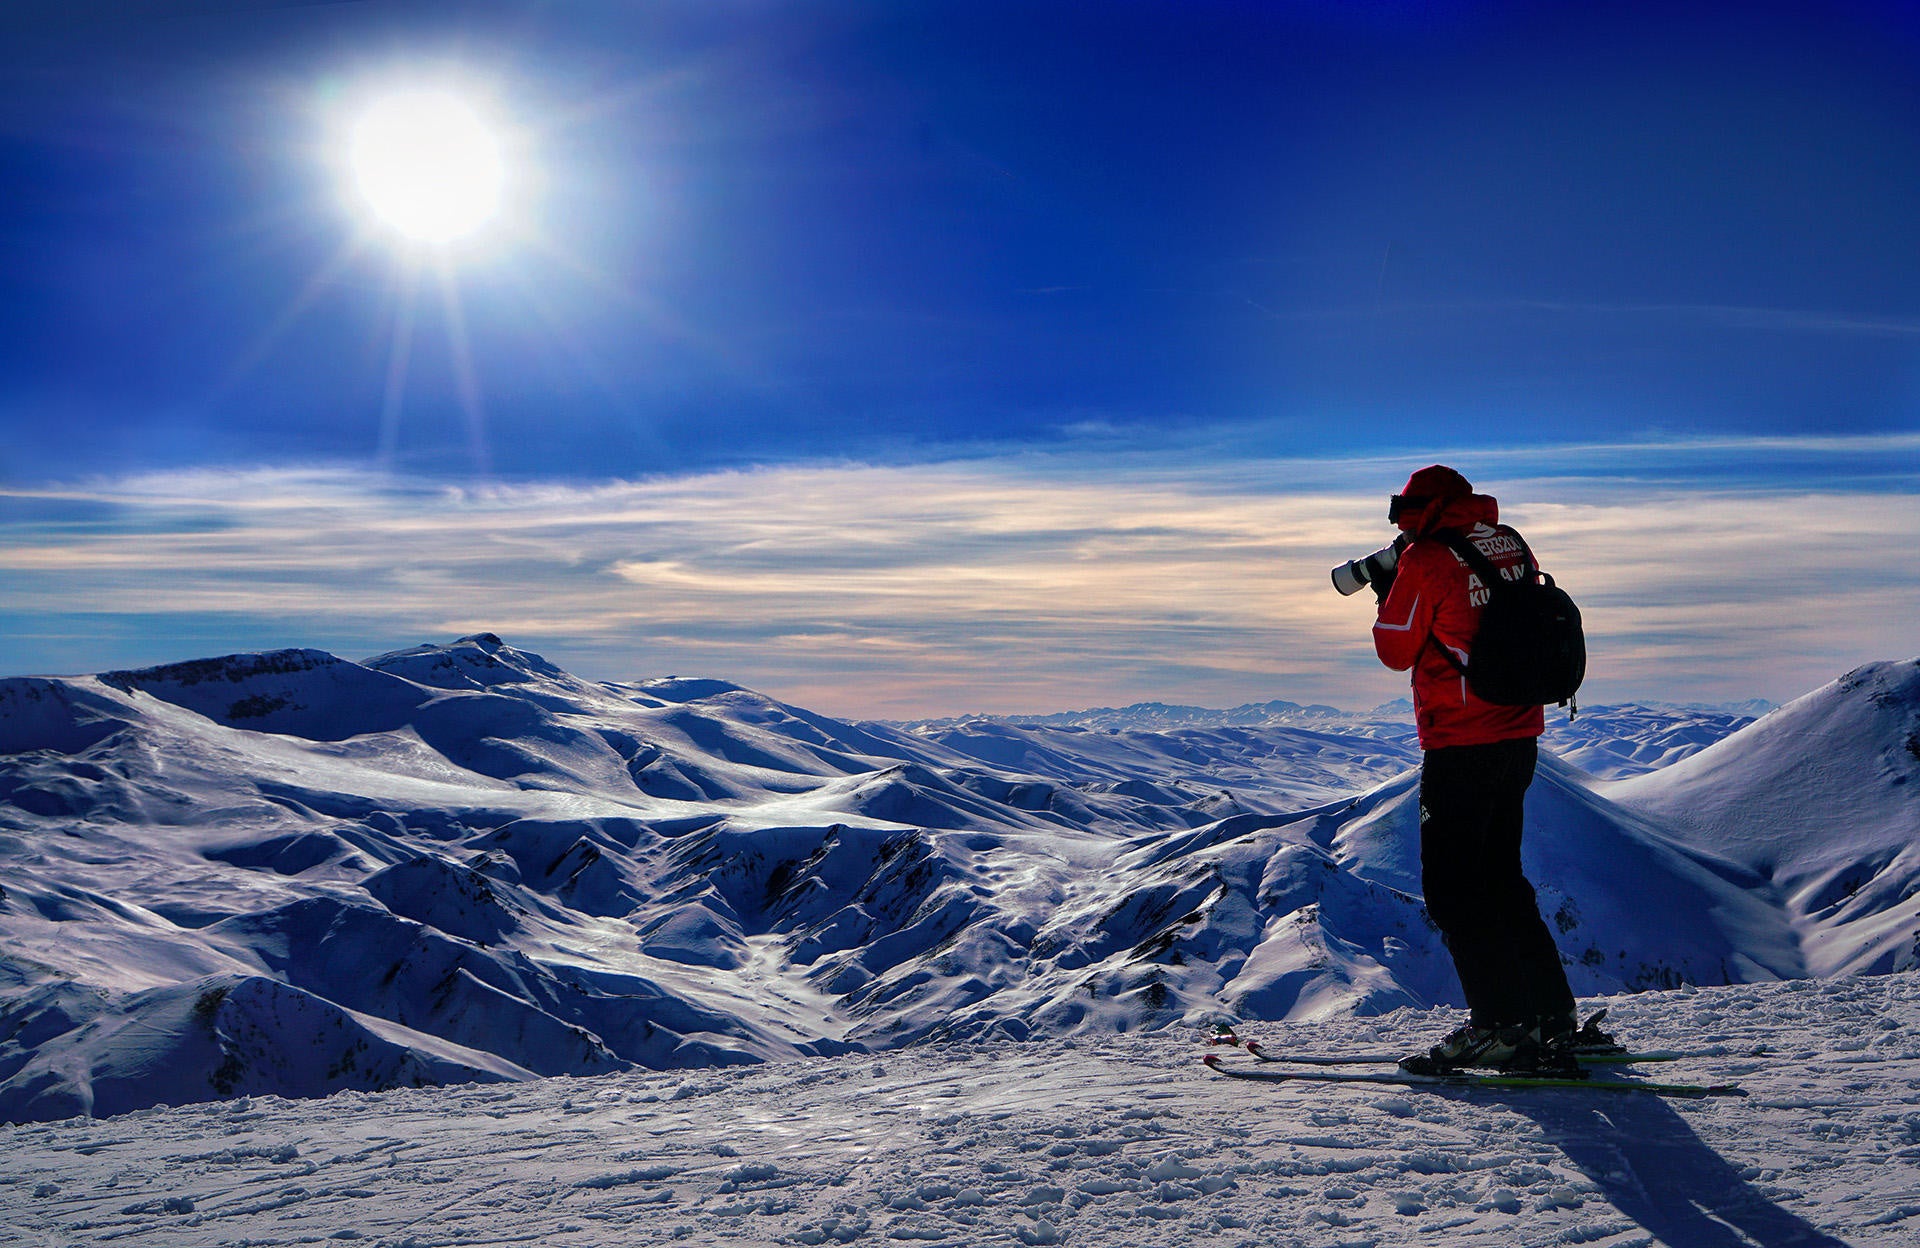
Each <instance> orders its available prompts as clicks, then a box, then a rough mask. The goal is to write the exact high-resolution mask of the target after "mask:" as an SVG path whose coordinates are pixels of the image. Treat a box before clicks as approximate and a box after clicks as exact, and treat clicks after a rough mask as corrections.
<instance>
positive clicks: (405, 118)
mask: <svg viewBox="0 0 1920 1248" xmlns="http://www.w3.org/2000/svg"><path fill="white" fill-rule="evenodd" d="M348 162H349V165H350V167H351V170H352V175H353V182H354V188H355V190H356V191H357V192H358V194H359V198H360V202H361V203H362V204H363V205H364V207H365V208H366V209H367V210H368V211H369V212H370V213H371V214H372V215H373V217H374V218H375V219H377V220H378V221H379V222H380V223H381V224H382V225H385V226H386V227H387V228H389V229H392V230H394V231H395V232H397V233H398V234H400V235H401V236H403V237H404V238H406V239H408V240H410V241H413V242H416V243H426V244H446V243H452V242H456V241H458V240H460V239H464V238H466V237H468V236H470V235H472V234H473V233H475V232H476V231H478V230H479V229H480V228H481V227H482V226H484V225H486V224H487V223H488V221H490V220H491V219H492V218H493V217H494V215H495V214H496V213H497V212H498V211H499V208H500V200H501V194H502V191H503V189H504V187H505V184H506V175H507V170H506V163H505V161H504V160H503V159H502V155H501V144H500V140H499V138H498V136H497V134H496V131H495V128H494V127H493V126H492V125H490V124H489V123H488V122H487V120H486V119H485V118H483V117H482V116H481V115H480V113H479V112H478V111H476V110H475V108H474V107H473V106H472V105H471V104H469V103H468V102H467V101H465V100H463V99H461V98H460V97H458V96H456V95H454V94H452V93H451V92H446V91H439V90H414V91H397V92H394V93H392V94H390V95H385V96H382V97H380V98H379V99H377V100H375V101H373V102H372V103H370V104H369V105H368V106H367V107H366V108H365V110H364V111H363V112H361V113H360V115H359V118H358V120H356V121H355V122H354V124H353V127H352V131H351V134H350V137H349V140H348Z"/></svg>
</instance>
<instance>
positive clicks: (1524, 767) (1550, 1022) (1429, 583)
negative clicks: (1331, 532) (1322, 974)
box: [1372, 464, 1611, 1074]
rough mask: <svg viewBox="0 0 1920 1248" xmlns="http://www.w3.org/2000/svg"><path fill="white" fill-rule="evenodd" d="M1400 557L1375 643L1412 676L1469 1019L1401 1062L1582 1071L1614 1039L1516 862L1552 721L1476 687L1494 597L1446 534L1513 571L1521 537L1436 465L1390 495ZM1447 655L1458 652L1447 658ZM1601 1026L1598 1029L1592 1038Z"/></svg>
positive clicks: (1430, 824)
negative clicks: (1474, 670) (1584, 1016)
mask: <svg viewBox="0 0 1920 1248" xmlns="http://www.w3.org/2000/svg"><path fill="white" fill-rule="evenodd" d="M1387 514H1388V518H1389V519H1390V520H1391V521H1392V522H1393V523H1394V524H1395V525H1397V526H1398V527H1399V529H1400V531H1401V536H1400V537H1399V538H1397V539H1395V548H1397V550H1398V551H1399V556H1398V560H1397V563H1395V564H1393V565H1392V566H1390V567H1388V568H1386V569H1385V570H1384V574H1380V575H1376V576H1375V577H1374V579H1373V582H1372V583H1373V586H1374V593H1375V594H1376V595H1377V596H1378V598H1379V600H1380V609H1379V615H1378V618H1377V620H1376V622H1375V623H1374V626H1373V645H1374V650H1375V652H1376V653H1378V654H1379V656H1380V661H1381V662H1382V663H1385V664H1386V665H1387V666H1388V667H1390V668H1392V669H1393V670H1394V671H1406V670H1407V669H1409V668H1411V669H1412V670H1413V705H1414V719H1415V723H1416V725H1417V726H1418V728H1419V733H1420V745H1421V748H1422V749H1423V750H1424V751H1425V758H1424V761H1423V762H1422V765H1421V768H1420V869H1421V879H1422V886H1423V888H1424V890H1425V892H1426V899H1427V913H1428V914H1429V915H1431V916H1432V918H1433V921H1434V923H1435V925H1437V926H1438V927H1439V928H1440V932H1441V935H1442V937H1443V938H1444V939H1445V941H1446V945H1447V949H1448V951H1449V952H1450V953H1451V954H1452V955H1453V964H1454V969H1455V970H1456V971H1457V972H1458V973H1459V976H1460V986H1461V989H1462V990H1463V991H1464V992H1465V994H1466V998H1467V1005H1468V1008H1469V1010H1470V1017H1469V1022H1468V1023H1467V1025H1466V1026H1465V1027H1462V1028H1460V1029H1458V1030H1457V1031H1454V1032H1453V1033H1451V1034H1450V1035H1448V1036H1447V1037H1445V1038H1444V1039H1443V1040H1441V1041H1440V1043H1439V1044H1436V1045H1434V1046H1433V1048H1432V1049H1431V1050H1429V1051H1428V1052H1426V1053H1422V1054H1417V1055H1415V1056H1412V1057H1408V1058H1406V1059H1404V1060H1402V1061H1401V1063H1400V1064H1401V1066H1402V1067H1404V1068H1405V1069H1406V1070H1408V1071H1409V1072H1411V1073H1414V1074H1434V1073H1438V1072H1442V1071H1446V1070H1455V1069H1459V1068H1461V1067H1466V1066H1493V1067H1498V1068H1500V1069H1504V1070H1510V1071H1529V1072H1532V1071H1540V1072H1555V1073H1559V1072H1565V1073H1576V1072H1577V1071H1578V1070H1579V1066H1578V1063H1577V1062H1576V1060H1575V1053H1576V1050H1577V1048H1580V1047H1596V1048H1597V1047H1601V1046H1603V1045H1609V1044H1611V1038H1610V1037H1606V1036H1604V1035H1603V1034H1602V1033H1599V1032H1598V1031H1597V1030H1596V1029H1594V1028H1593V1027H1592V1026H1589V1027H1588V1028H1587V1029H1586V1031H1584V1032H1582V1031H1580V1030H1579V1028H1578V1017H1577V1016H1576V1014H1575V1013H1574V1000H1573V992H1572V989H1571V988H1570V987H1569V986H1568V984H1567V976H1566V971H1565V970H1564V969H1563V968H1562V966H1561V964H1560V952H1559V950H1558V949H1557V948H1556V947H1555V946H1554V943H1553V937H1552V935H1551V934H1550V933H1549V932H1548V931H1547V925H1546V923H1545V922H1544V921H1543V920H1542V919H1541V917H1540V910H1539V903H1538V902H1537V900H1536V899H1535V896H1534V891H1533V886H1532V885H1531V884H1530V883H1528V882H1527V878H1526V876H1525V874H1524V873H1523V872H1522V871H1521V867H1520V833H1521V824H1522V820H1523V818H1524V802H1525V798H1526V792H1527V786H1528V785H1529V784H1530V783H1532V781H1533V770H1534V764H1535V761H1536V758H1537V751H1538V738H1539V736H1540V734H1541V733H1542V732H1544V731H1545V730H1546V716H1545V714H1544V712H1543V710H1542V708H1541V707H1538V706H1496V705H1493V704H1492V703H1489V702H1484V701H1482V700H1481V699H1479V698H1478V697H1476V696H1474V694H1473V693H1472V692H1471V691H1470V690H1469V689H1468V688H1467V681H1466V678H1465V676H1464V675H1463V674H1462V671H1461V667H1460V666H1459V665H1458V664H1466V663H1469V662H1470V659H1471V656H1470V650H1471V647H1472V642H1473V637H1474V632H1475V628H1476V625H1477V624H1478V621H1479V617H1480V610H1481V608H1482V606H1483V605H1484V604H1485V602H1486V600H1487V592H1488V591H1487V588H1486V587H1485V586H1483V585H1481V583H1480V579H1479V577H1478V576H1476V575H1475V574H1474V573H1473V571H1472V570H1471V569H1470V568H1468V566H1467V563H1466V561H1465V560H1464V559H1462V558H1461V557H1460V556H1459V555H1457V554H1455V553H1454V551H1453V550H1452V549H1450V548H1449V547H1448V546H1447V545H1446V544H1444V543H1443V542H1442V541H1439V540H1432V539H1433V538H1434V535H1435V534H1436V533H1439V532H1441V531H1443V530H1448V529H1451V530H1455V531H1458V532H1462V533H1464V534H1465V535H1466V536H1467V538H1468V540H1470V541H1472V542H1473V543H1474V545H1475V546H1476V547H1478V548H1479V549H1480V551H1481V552H1482V553H1483V554H1485V555H1486V556H1487V557H1488V559H1489V560H1491V561H1492V563H1493V565H1494V566H1495V567H1496V568H1498V569H1499V570H1500V571H1501V572H1502V573H1503V574H1505V573H1506V572H1507V570H1508V569H1516V571H1515V572H1514V576H1516V577H1517V576H1519V575H1520V572H1519V571H1518V570H1517V569H1518V568H1519V567H1520V566H1521V565H1522V564H1523V563H1524V561H1525V560H1526V558H1527V553H1526V547H1525V544H1524V543H1523V542H1522V541H1520V540H1519V536H1518V534H1515V533H1513V531H1512V530H1511V529H1502V528H1498V527H1496V526H1498V525H1499V505H1498V504H1497V503H1496V502H1495V500H1494V499H1493V498H1492V497H1490V496H1489V495H1485V494H1476V493H1474V492H1473V487H1472V486H1471V485H1470V484H1469V483H1468V481H1467V479H1466V478H1465V477H1463V476H1461V475H1460V474H1459V473H1458V472H1455V471H1454V470H1453V469H1451V468H1448V467H1445V466H1443V465H1439V464H1435V465H1433V466H1431V467H1428V468H1422V469H1420V470H1419V471H1418V472H1416V473H1414V474H1413V476H1412V477H1411V478H1409V479H1408V481H1407V484H1406V486H1405V488H1404V489H1402V490H1401V492H1400V493H1398V494H1396V495H1394V496H1393V499H1392V502H1391V504H1390V505H1389V509H1388V513H1387ZM1442 648H1444V649H1445V650H1447V651H1451V652H1452V655H1453V656H1454V659H1457V660H1458V664H1456V663H1455V662H1454V661H1453V659H1449V658H1448V657H1447V655H1446V654H1444V653H1442ZM1589 1033H1591V1034H1589Z"/></svg>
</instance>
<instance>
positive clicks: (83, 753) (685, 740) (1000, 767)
mask: <svg viewBox="0 0 1920 1248" xmlns="http://www.w3.org/2000/svg"><path fill="white" fill-rule="evenodd" d="M1265 705H1266V707H1267V709H1266V710H1265V711H1264V712H1263V713H1264V714H1267V715H1268V716H1270V717H1281V718H1285V717H1292V721H1291V722H1278V720H1277V719H1269V720H1265V721H1259V722H1244V723H1243V722H1232V723H1229V722H1212V723H1200V722H1191V723H1189V722H1172V721H1168V722H1162V723H1158V724H1156V725H1154V726H1151V727H1141V726H1139V725H1138V724H1135V723H1123V722H1120V721H1118V720H1116V721H1113V722H1104V723H1079V722H1055V721H1056V720H1058V718H1059V717H1048V718H1045V719H1033V718H1027V717H1022V718H1019V719H1017V720H993V719H982V718H977V717H973V718H967V719H962V720H954V721H940V722H934V723H923V724H916V725H911V726H901V725H890V724H881V723H845V722H840V721H836V720H832V719H829V718H826V717H823V716H819V715H815V714H812V713H810V712H808V711H805V710H803V709H800V708H798V707H793V706H788V705H784V704H782V703H779V702H777V701H775V700H773V699H770V698H767V697H764V696H762V695H759V694H756V693H753V692H752V691H750V690H746V689H742V688H739V687H737V686H734V685H731V684H727V683H726V682H723V681H717V680H694V679H681V678H667V679H661V680H653V681H642V682H638V683H634V684H602V683H594V682H589V681H585V680H581V679H579V678H577V677H574V676H572V675H570V674H568V673H567V672H565V671H562V670H560V669H559V668H557V667H555V666H554V665H552V664H550V663H547V662H546V661H545V660H543V659H541V658H539V657H538V656H537V655H533V654H529V653H526V652H524V651H520V650H517V649H515V648H513V647H512V646H509V645H507V644H505V643H503V642H502V641H501V640H500V639H499V638H497V637H494V636H492V635H479V636H474V637H469V638H463V639H461V640H460V641H458V642H455V643H453V644H451V645H445V646H438V645H434V646H420V647H416V648H414V649H410V650H404V651H398V652H395V653H393V654H388V655H382V656H380V657H378V658H374V659H369V660H367V661H365V662H362V663H354V662H349V661H347V660H344V659H340V658H337V657H335V656H333V655H329V654H326V653H323V652H319V651H311V650H287V651H276V652H271V653H264V654H248V655H233V656H226V657H222V658H215V659H207V660H198V661H194V662H189V663H181V664H173V665H169V666H164V667H156V668H147V669H141V670H137V671H120V672H108V673H103V674H101V675H99V676H93V677H78V678H70V679H44V678H19V679H13V680H7V681H0V889H3V890H4V891H3V892H0V1119H15V1120H21V1119H38V1118H48V1117H57V1116H62V1115H67V1114H74V1113H81V1112H93V1113H110V1112H119V1111H123V1110H127V1109H133V1108H137V1107H140V1106H143V1105H150V1104H154V1103H157V1102H161V1101H166V1102H172V1103H181V1102H186V1101H194V1100H205V1099H209V1098H214V1097H222V1096H229V1095H240V1094H250V1093H263V1092H274V1093H280V1094H285V1095H314V1094H320V1093H324V1092H328V1091H332V1090H337V1089H340V1088H375V1087H389V1086H395V1085H398V1084H411V1083H440V1082H456V1081H465V1080H476V1079H521V1078H529V1077H533V1076H537V1075H547V1074H560V1073H574V1074H584V1073H592V1072H596V1071H602V1070H609V1069H616V1068H620V1067H623V1066H627V1065H630V1064H637V1065H643V1066H651V1067H671V1066H700V1065H721V1064H729V1063H738V1062H750V1061H758V1060H763V1059H766V1058H773V1057H778V1056H782V1055H791V1054H797V1053H822V1052H838V1051H844V1050H848V1049H856V1048H876V1049H877V1048H886V1047H891V1046H897V1045H901V1044H909V1043H913V1042H915V1041H919V1040H923V1039H928V1038H936V1037H965V1036H979V1035H1008V1036H1016V1037H1023V1036H1030V1035H1038V1034H1064V1033H1069V1032H1074V1031H1079V1030H1087V1029H1121V1028H1138V1027H1153V1026H1164V1025H1167V1024H1170V1023H1176V1022H1181V1021H1186V1022H1190V1023H1199V1022H1203V1021H1208V1020H1212V1019H1217V1018H1282V1017H1295V1018H1299V1017H1315V1016H1323V1015H1326V1014H1331V1013H1337V1012H1346V1011H1357V1012H1360V1013H1376V1012H1380V1011H1384V1010H1389V1009H1392V1008H1394V1007H1396V1006H1400V1005H1428V1004H1434V1003H1444V1002H1450V1001H1453V1000H1455V999H1456V993H1457V988H1456V987H1455V985H1454V983H1453V978H1452V973H1451V969H1450V964H1449V962H1448V960H1447V958H1446V955H1445V951H1444V950H1443V949H1442V948H1441V947H1440V944H1439V941H1438V938H1437V936H1436V935H1435V933H1434V932H1433V930H1432V928H1431V927H1430V926H1429V924H1428V923H1427V921H1426V919H1425V916H1424V913H1423V912H1422V909H1421V906H1420V902H1419V897H1418V891H1419V878H1418V877H1419V871H1418V861H1417V857H1418V856H1417V848H1416V845H1415V831H1416V828H1417V816H1418V812H1417V785H1416V780H1417V775H1416V773H1415V771H1414V770H1413V769H1414V768H1415V767H1417V764H1418V761H1419V751H1418V749H1417V747H1416V746H1415V745H1414V744H1413V743H1412V742H1411V741H1410V739H1408V735H1409V734H1408V732H1407V727H1406V724H1405V721H1404V720H1400V721H1399V723H1398V724H1397V726H1390V725H1389V723H1388V720H1389V718H1391V717H1390V715H1389V714H1388V713H1386V712H1384V711H1383V712H1382V713H1381V714H1379V716H1378V717H1377V718H1371V719H1369V718H1366V717H1352V716H1344V715H1341V714H1340V713H1338V712H1333V713H1328V712H1329V711H1330V708H1314V707H1290V704H1265ZM1161 709H1162V710H1165V711H1167V712H1169V713H1172V712H1178V711H1184V710H1186V709H1189V708H1161ZM1241 709H1242V710H1245V709H1247V708H1241ZM1138 710H1139V708H1127V710H1126V711H1119V712H1085V713H1083V714H1085V715H1113V716H1125V715H1128V714H1130V713H1132V712H1135V711H1138ZM1214 714H1216V715H1218V714H1220V713H1218V712H1216V713H1214ZM1249 714H1252V712H1249ZM1070 718H1071V717H1069V719H1070ZM1369 725H1371V729H1370V728H1369ZM1556 733H1557V734H1558V735H1556V736H1554V737H1552V738H1551V739H1550V742H1549V744H1550V745H1553V744H1555V743H1559V748H1560V749H1561V751H1562V753H1560V754H1558V755H1553V754H1550V755H1549V756H1547V758H1546V759H1545V761H1544V763H1543V766H1542V770H1541V774H1540V777H1539V779H1538V780H1537V781H1536V784H1535V786H1534V789H1533V791H1532V793H1531V794H1530V796H1529V818H1530V829H1531V830H1530V832H1529V839H1528V847H1527V858H1528V865H1529V869H1530V871H1531V872H1532V873H1533V874H1534V877H1535V879H1536V882H1538V883H1539V884H1540V886H1541V887H1540V893H1541V900H1542V905H1543V909H1544V910H1545V912H1546V913H1547V915H1548V918H1549V920H1550V922H1551V923H1552V924H1553V926H1554V930H1555V931H1556V933H1557V934H1558V937H1559V940H1560V943H1561V949H1562V952H1563V955H1564V956H1565V958H1566V960H1567V961H1568V964H1569V969H1570V973H1571V974H1572V975H1573V977H1574V981H1575V986H1576V988H1577V990H1579V991H1581V992H1583V993H1598V992H1610V991H1618V990H1622V989H1633V988H1640V987H1651V986H1671V985H1677V984H1682V983H1718V982H1727V981H1747V980H1759V979H1770V978H1782V977H1796V976H1804V975H1810V974H1819V975H1829V974H1837V973H1843V972H1880V971H1887V970H1893V969H1903V968H1906V967H1909V966H1912V965H1914V964H1915V962H1916V953H1917V952H1920V902H1916V901H1915V897H1916V896H1920V851H1916V850H1915V849H1914V848H1913V846H1914V842H1915V841H1916V839H1920V838H1917V837H1916V833H1917V832H1920V824H1917V823H1916V817H1915V816H1916V809H1920V808H1917V807H1916V803H1915V801H1914V794H1915V792H1916V788H1915V785H1914V781H1915V780H1916V779H1920V661H1912V662H1902V663H1885V664H1876V665H1872V666H1869V667H1866V668H1862V669H1860V670H1859V671H1857V672H1854V673H1852V674H1850V675H1848V676H1847V677H1845V678H1843V679H1842V680H1839V681H1836V682H1835V683H1833V684H1831V685H1829V686H1827V687H1825V688H1823V689H1821V690H1819V691H1816V692H1815V693H1813V694H1810V695H1808V696H1807V697H1806V698H1803V699H1800V700H1799V701H1797V702H1795V703H1793V704H1791V705H1789V706H1787V707H1784V708H1781V709H1779V710H1776V711H1774V712H1772V713H1771V714H1768V715H1766V716H1765V717H1764V718H1762V719H1760V720H1759V721H1757V722H1751V721H1750V720H1749V719H1748V717H1747V716H1745V715H1743V714H1740V713H1739V712H1737V711H1700V710H1676V709H1660V708H1646V707H1608V708H1598V709H1596V710H1595V711H1592V712H1588V713H1583V714H1582V716H1581V717H1580V718H1579V719H1578V720H1575V721H1573V723H1572V724H1565V723H1564V722H1563V723H1562V725H1561V726H1560V727H1558V728H1556ZM1614 777H1624V778H1617V779H1616V778H1614Z"/></svg>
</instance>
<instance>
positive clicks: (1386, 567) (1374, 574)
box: [1333, 537, 1406, 594]
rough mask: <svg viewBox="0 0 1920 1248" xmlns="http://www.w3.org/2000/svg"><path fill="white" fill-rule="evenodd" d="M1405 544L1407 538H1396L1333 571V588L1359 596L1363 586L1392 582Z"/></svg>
mask: <svg viewBox="0 0 1920 1248" xmlns="http://www.w3.org/2000/svg"><path fill="white" fill-rule="evenodd" d="M1405 542H1406V538H1404V537H1396V538H1394V539H1393V541H1391V542H1389V543H1387V544H1386V545H1385V546H1382V547H1381V548H1380V549H1379V550H1376V551H1374V552H1373V553H1372V554H1370V555H1362V556H1361V557H1360V558H1358V559H1355V560H1353V561H1351V562H1349V563H1343V564H1341V565H1340V566H1339V567H1337V568H1335V569H1334V570H1333V587H1334V588H1335V589H1337V590H1339V591H1340V592H1341V593H1343V594H1357V593H1359V592H1360V590H1361V587H1362V586H1366V585H1373V584H1379V583H1382V582H1390V581H1392V579H1393V569H1394V568H1395V567H1396V566H1397V565H1398V564H1399V562H1400V551H1401V549H1402V547H1403V545H1404V544H1405Z"/></svg>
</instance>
